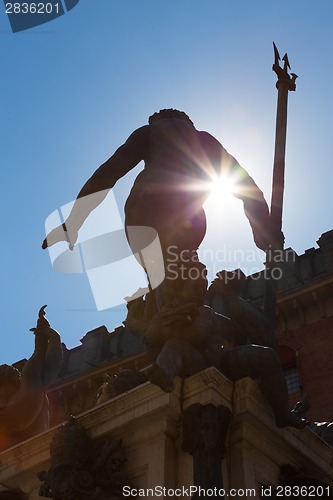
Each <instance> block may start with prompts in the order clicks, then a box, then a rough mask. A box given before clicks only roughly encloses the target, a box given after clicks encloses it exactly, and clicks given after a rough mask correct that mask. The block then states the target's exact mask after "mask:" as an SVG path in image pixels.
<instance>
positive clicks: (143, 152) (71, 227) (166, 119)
mask: <svg viewBox="0 0 333 500" xmlns="http://www.w3.org/2000/svg"><path fill="white" fill-rule="evenodd" d="M141 160H144V162H145V168H144V170H143V171H142V172H141V173H140V174H139V175H138V177H137V178H136V181H135V183H134V186H133V187H132V190H131V192H130V195H129V197H128V199H127V201H126V205H125V228H126V230H127V234H128V239H129V244H130V246H131V248H132V250H133V253H136V252H137V250H138V248H137V247H138V245H137V242H136V241H133V239H132V238H130V237H129V228H130V227H131V226H136V227H138V226H139V227H140V226H141V227H150V228H153V229H155V230H156V232H157V234H158V236H159V240H160V243H161V248H162V253H163V258H164V266H165V275H166V276H165V279H164V281H163V283H162V284H161V285H160V286H159V287H158V288H156V289H155V290H153V293H151V292H150V293H148V294H147V295H146V297H145V298H143V297H139V298H138V297H137V295H136V294H134V296H132V297H131V298H130V301H129V303H128V315H127V319H126V326H128V327H129V328H130V329H131V330H133V332H136V333H137V334H138V335H140V336H141V337H142V338H143V340H144V342H145V345H146V349H147V352H148V354H149V355H150V357H151V360H152V362H153V365H152V367H151V368H150V370H148V372H147V373H146V376H147V377H148V379H149V380H150V381H151V382H152V383H155V384H157V385H158V386H159V387H161V388H162V389H163V390H164V391H172V390H173V387H174V378H175V376H177V375H180V376H182V377H186V376H188V375H191V374H192V373H196V372H198V371H200V370H202V369H203V368H205V367H207V366H210V365H213V366H215V367H217V368H218V369H219V370H220V371H221V372H222V373H224V374H225V375H226V376H227V377H229V378H230V379H231V380H232V381H236V380H238V379H240V378H242V377H245V376H250V377H252V378H259V379H260V380H261V387H262V389H263V391H264V392H265V394H266V396H267V398H268V401H269V403H270V404H271V406H272V408H273V411H274V413H275V417H276V423H277V425H278V426H281V427H282V426H286V425H293V426H295V427H303V426H304V425H305V423H304V422H303V421H301V420H299V419H298V418H297V416H296V415H295V414H293V413H291V412H289V410H288V407H287V388H286V383H285V380H284V377H283V374H282V371H281V367H280V364H279V360H278V358H277V355H276V353H275V352H274V350H273V349H272V348H271V347H265V346H259V345H254V344H253V343H252V341H251V338H252V339H253V338H255V336H256V334H255V327H253V325H254V324H255V323H256V321H257V324H258V321H259V320H260V318H259V319H258V315H256V313H255V312H254V310H253V309H251V308H249V307H247V304H245V303H244V304H243V303H242V302H239V300H238V299H237V298H236V299H235V300H234V299H233V301H232V303H231V302H230V301H229V302H230V304H229V305H230V308H231V309H232V311H233V315H234V318H235V317H236V316H237V314H238V313H239V314H243V313H244V314H245V316H244V318H246V319H245V321H242V319H241V318H239V321H235V319H234V320H232V321H230V319H229V318H227V317H225V316H222V315H219V314H217V313H216V312H215V311H214V310H213V309H212V308H211V307H209V306H207V305H205V296H206V293H207V278H206V269H205V266H204V265H203V264H201V263H200V262H199V259H198V254H197V249H198V247H199V245H200V243H201V242H202V240H203V238H204V236H205V232H206V218H205V214H204V211H203V204H204V202H205V200H206V199H207V198H208V196H209V194H210V191H211V187H212V183H213V182H214V181H215V180H217V179H218V178H219V177H220V176H221V175H222V176H226V177H228V176H232V178H233V185H234V188H233V194H234V195H235V196H236V197H237V198H239V199H241V200H242V201H243V204H244V211H245V214H246V216H247V218H248V219H249V222H250V225H251V227H252V231H253V236H254V240H255V243H256V245H257V246H258V247H259V248H261V249H263V250H267V249H268V248H269V244H271V243H272V242H273V241H274V240H278V239H281V238H282V234H279V235H275V234H271V225H270V220H269V210H268V206H267V204H266V201H265V200H264V197H263V194H262V192H261V191H260V190H259V188H258V186H257V185H256V184H255V182H254V180H253V179H252V178H251V177H250V176H249V175H248V173H247V172H246V171H245V170H244V169H243V168H242V167H241V166H240V165H239V164H238V162H237V161H236V160H235V158H233V157H232V156H231V155H230V154H229V153H228V152H227V151H226V150H225V149H224V148H223V146H222V145H221V144H220V143H219V142H218V141H217V140H216V139H215V138H214V137H213V136H211V135H210V134H208V133H207V132H201V131H198V130H196V128H195V127H194V125H193V123H192V121H191V120H190V119H189V117H188V116H187V115H186V114H185V113H183V112H181V111H177V110H173V109H168V110H162V111H160V112H159V113H155V114H154V115H152V116H151V117H150V118H149V125H146V126H144V127H141V128H139V129H137V130H136V131H135V132H133V134H132V135H131V136H130V137H129V139H128V140H127V141H126V142H125V144H123V145H122V146H121V147H120V148H119V149H118V150H117V151H116V152H115V153H114V155H113V156H111V158H109V160H107V161H106V162H105V163H104V164H103V165H102V166H101V167H100V168H99V169H98V170H96V172H95V173H94V174H93V175H92V177H91V178H90V179H89V180H88V181H87V182H86V184H85V185H84V186H83V188H82V189H81V191H80V192H79V194H78V196H77V199H76V201H75V203H74V206H73V209H72V211H71V213H70V215H69V217H68V218H67V220H66V222H65V223H64V224H62V225H60V226H58V227H57V228H55V229H54V230H52V231H51V232H50V233H49V234H48V235H47V237H46V238H45V240H44V242H43V244H42V248H43V249H45V248H47V247H48V246H51V245H53V244H55V243H57V242H59V241H67V242H68V243H69V247H70V248H71V249H72V248H73V247H74V245H75V242H76V240H77V235H78V231H79V229H80V227H81V226H82V224H83V222H84V221H85V219H86V218H87V217H88V216H89V214H90V213H91V211H92V210H94V209H95V208H96V207H97V206H98V205H99V204H100V203H101V202H102V201H103V200H104V198H105V197H106V195H107V193H108V191H109V190H110V189H111V188H112V187H113V186H114V185H115V183H116V182H117V180H118V179H120V178H121V177H122V176H124V175H125V174H126V173H127V172H129V171H130V170H131V169H132V168H134V167H135V166H136V165H137V164H138V163H139V162H140V161H141ZM81 200H85V201H84V202H81ZM193 269H194V270H196V273H193V272H192V271H193ZM171 270H172V272H171ZM151 288H154V287H151ZM234 298H235V297H234ZM249 319H251V321H250V323H251V324H252V327H251V331H243V330H244V329H245V330H246V328H247V324H248V322H249ZM266 321H267V320H266ZM265 329H266V324H265V323H263V324H262V325H261V330H260V331H259V332H258V333H257V337H258V338H263V339H266V340H267V339H271V330H270V331H266V330H265ZM247 330H249V328H247ZM236 331H238V334H239V335H236V334H235V332H236ZM235 337H237V338H238V340H239V339H241V338H248V339H250V340H249V341H246V342H247V343H245V345H238V346H237V347H234V344H235V342H234V339H235ZM226 338H227V339H228V341H227V343H226V341H225V340H226ZM228 344H229V345H228ZM240 344H242V343H241V342H240Z"/></svg>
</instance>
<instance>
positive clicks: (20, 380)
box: [0, 306, 63, 450]
mask: <svg viewBox="0 0 333 500" xmlns="http://www.w3.org/2000/svg"><path fill="white" fill-rule="evenodd" d="M45 307H46V306H43V307H42V308H41V309H40V311H39V317H38V321H37V326H36V328H31V331H33V332H34V334H35V350H34V352H33V354H32V356H31V357H30V359H28V361H27V362H26V364H25V365H24V367H23V370H22V373H20V372H19V370H17V369H16V368H14V367H13V366H9V365H1V366H0V450H3V449H5V448H8V447H9V446H13V445H15V444H16V443H18V442H20V441H23V440H25V439H28V438H29V437H32V436H34V435H35V434H38V433H40V432H43V431H45V430H47V429H48V426H49V404H48V399H47V396H46V388H47V386H48V385H50V384H51V383H53V382H54V381H55V380H56V378H57V377H58V375H59V373H60V370H61V367H62V360H63V355H62V346H61V341H60V335H59V333H58V332H56V331H55V330H53V328H51V326H50V323H49V322H48V320H47V319H46V318H45V311H44V310H45Z"/></svg>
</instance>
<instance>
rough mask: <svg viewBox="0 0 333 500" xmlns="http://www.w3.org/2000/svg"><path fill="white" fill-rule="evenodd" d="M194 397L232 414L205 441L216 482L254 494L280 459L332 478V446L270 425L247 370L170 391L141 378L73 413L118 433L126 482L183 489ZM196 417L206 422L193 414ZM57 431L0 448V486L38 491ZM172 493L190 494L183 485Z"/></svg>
mask: <svg viewBox="0 0 333 500" xmlns="http://www.w3.org/2000/svg"><path fill="white" fill-rule="evenodd" d="M193 405H199V406H200V407H201V408H202V409H203V412H205V411H206V410H205V409H207V408H211V409H213V414H215V415H216V413H215V412H214V408H217V409H218V408H222V410H217V411H220V412H221V413H220V416H221V419H222V420H223V419H228V415H229V414H230V415H231V421H230V425H227V424H228V423H226V426H223V425H222V426H221V427H220V426H219V425H217V427H216V441H217V443H216V447H215V445H214V443H213V444H212V443H211V444H210V446H213V448H214V450H215V451H214V453H216V455H215V458H214V464H216V463H218V461H217V460H218V459H217V458H216V457H217V455H218V454H219V453H220V457H221V460H220V465H219V466H220V471H221V478H222V481H223V488H225V489H226V490H230V489H231V488H233V489H239V490H241V491H240V494H239V498H241V497H242V498H244V497H249V498H250V497H251V498H259V493H260V488H261V485H265V486H276V485H277V484H278V482H279V474H280V467H281V466H283V465H286V464H289V465H291V466H293V467H295V468H302V469H304V470H308V471H309V473H311V474H314V475H317V476H318V477H319V476H320V477H321V479H322V480H323V481H325V482H326V483H327V484H329V485H333V475H332V473H333V469H332V465H331V464H332V463H333V449H332V448H330V447H329V446H328V445H326V444H325V443H324V442H323V441H321V439H320V438H318V436H316V435H315V434H314V433H313V432H312V431H310V430H309V429H307V428H306V429H303V430H301V431H297V430H293V429H289V428H288V429H277V428H276V427H275V423H274V417H273V415H272V412H271V410H270V408H269V406H268V404H267V403H266V401H265V400H264V398H263V396H262V395H261V393H260V391H259V389H258V387H257V385H256V383H255V382H253V381H252V380H251V379H248V378H246V379H242V380H240V381H239V382H237V383H236V384H232V383H231V382H230V381H229V380H227V379H226V378H225V377H224V376H223V375H222V374H221V373H220V372H218V371H217V370H216V369H215V368H208V369H206V370H205V371H203V372H200V373H198V374H196V375H194V376H192V377H189V378H187V379H186V380H185V381H182V380H180V379H178V380H177V384H176V389H175V391H174V392H172V393H169V394H167V393H164V392H162V391H161V390H160V389H159V388H158V387H156V386H153V385H151V384H150V383H148V382H147V383H146V384H143V385H141V386H139V387H136V388H135V389H132V390H130V391H128V392H127V393H125V394H122V395H120V396H118V397H116V398H115V399H113V400H110V401H107V402H106V403H104V404H102V405H100V406H99V407H96V408H93V409H91V410H89V411H87V412H85V413H82V414H80V415H78V416H77V420H78V422H79V423H80V425H82V426H83V427H85V428H86V429H87V431H88V433H89V435H90V436H91V438H92V439H94V438H99V437H102V436H105V437H113V438H121V439H122V442H123V451H124V453H125V456H126V458H127V462H126V464H125V472H126V474H127V475H128V477H129V478H130V482H131V484H132V486H133V487H134V488H136V489H140V488H142V489H145V490H146V489H148V488H149V489H151V494H150V498H157V497H158V496H159V495H157V494H155V495H154V494H153V491H154V489H155V488H156V487H160V488H162V487H165V488H166V489H173V490H174V489H177V488H180V489H184V488H185V489H186V488H190V487H191V486H194V485H195V484H196V483H198V481H199V482H200V481H202V480H203V479H202V478H201V479H200V477H199V479H198V477H195V476H198V474H197V473H196V474H194V473H193V471H194V470H195V467H197V464H198V463H199V462H198V461H197V462H195V460H198V457H197V458H195V449H196V448H195V447H196V446H197V444H195V443H197V441H196V439H197V437H198V435H199V432H201V436H202V435H204V434H202V429H201V430H200V429H198V432H197V435H194V436H193V440H191V438H190V437H189V436H188V435H187V438H186V439H187V445H185V446H184V430H185V428H184V427H183V420H184V417H185V418H186V415H187V416H188V415H189V412H191V411H193V410H190V408H193ZM200 412H201V410H200ZM208 412H210V410H208ZM214 418H215V417H214ZM197 422H198V424H196V425H205V423H203V422H204V420H200V418H199V419H198V421H197ZM200 422H201V424H200ZM210 422H211V420H210ZM202 423H203V424H202ZM215 424H216V421H215ZM215 424H214V425H215ZM217 424H218V423H217ZM209 425H211V424H209ZM194 429H195V425H194ZM57 431H58V428H53V429H51V430H50V431H48V432H46V433H43V434H40V435H38V436H36V437H34V438H32V439H29V440H27V441H25V442H24V443H22V444H20V445H17V446H15V447H13V448H11V449H8V450H6V451H5V452H3V453H1V454H0V484H1V486H0V491H1V490H4V489H5V487H7V488H18V487H19V488H21V489H22V490H24V491H25V492H27V493H29V495H30V496H29V499H30V500H36V499H40V497H39V496H38V490H39V486H40V481H39V479H38V478H37V476H36V474H37V473H38V472H40V471H42V470H47V469H48V468H49V466H50V462H49V456H50V455H49V448H50V442H51V439H52V437H53V436H54V434H55V433H56V432H57ZM185 432H186V430H185ZM208 432H209V433H211V428H210V429H208ZM214 432H215V431H214ZM193 433H195V430H193ZM200 439H202V437H201V438H200ZM200 439H199V441H200ZM209 439H212V436H211V434H210V438H209ZM223 441H224V442H223ZM198 446H199V447H200V446H202V444H199V445H198ZM208 448H209V447H208ZM208 448H207V449H206V453H207V450H208ZM216 461H217V462H216ZM217 467H218V466H217ZM199 476H200V474H199ZM217 476H218V471H215V477H217ZM221 484H222V483H221ZM206 486H209V484H208V485H207V484H206ZM245 489H252V490H255V491H256V495H255V496H254V495H253V494H251V495H247V496H246V495H245V494H242V492H243V491H244V490H245ZM192 493H193V492H192ZM159 497H160V498H163V496H159ZM164 498H170V495H169V496H168V495H164ZM178 498H189V496H186V493H185V494H184V495H182V496H178ZM234 498H237V495H236V496H235V495H234Z"/></svg>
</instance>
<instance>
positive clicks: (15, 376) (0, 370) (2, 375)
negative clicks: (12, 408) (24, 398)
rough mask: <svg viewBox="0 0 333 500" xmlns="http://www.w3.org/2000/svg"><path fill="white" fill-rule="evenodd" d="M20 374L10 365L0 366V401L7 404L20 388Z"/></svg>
mask: <svg viewBox="0 0 333 500" xmlns="http://www.w3.org/2000/svg"><path fill="white" fill-rule="evenodd" d="M20 379H21V373H20V372H19V370H17V369H16V368H14V366H11V365H0V401H2V402H7V401H10V399H11V398H12V397H13V396H14V394H16V392H17V391H18V390H19V388H20Z"/></svg>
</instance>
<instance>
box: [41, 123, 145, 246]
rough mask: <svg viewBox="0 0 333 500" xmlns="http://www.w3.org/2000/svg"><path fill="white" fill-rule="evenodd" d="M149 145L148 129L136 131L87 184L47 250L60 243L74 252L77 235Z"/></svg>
mask: <svg viewBox="0 0 333 500" xmlns="http://www.w3.org/2000/svg"><path fill="white" fill-rule="evenodd" d="M148 141H149V126H148V125H146V126H144V127H141V128H139V129H137V130H135V131H134V132H133V133H132V134H131V135H130V137H129V138H128V139H127V141H126V142H125V143H124V144H123V145H122V146H120V148H118V149H117V151H116V152H115V153H114V154H113V155H112V156H111V157H110V158H109V159H108V160H107V161H106V162H105V163H103V164H102V165H101V166H100V167H99V168H98V169H97V170H96V171H95V172H94V174H93V175H92V176H91V177H90V179H88V181H87V182H86V183H85V184H84V186H83V187H82V189H81V191H80V192H79V194H78V195H77V198H76V201H75V203H74V206H73V208H72V210H71V213H70V214H69V216H68V218H67V220H66V222H65V224H62V225H60V226H58V227H57V228H55V229H53V231H51V232H50V233H49V234H48V235H47V237H46V238H45V240H44V241H43V244H42V248H43V249H45V248H47V247H49V246H51V245H54V244H55V243H57V242H58V241H66V240H67V241H68V243H69V247H70V248H71V249H72V248H73V246H74V244H75V242H76V240H77V234H78V231H79V229H80V227H81V226H82V224H83V223H84V221H85V220H86V218H87V217H88V216H89V214H90V213H91V212H92V211H93V210H94V209H95V208H96V207H98V205H100V203H102V201H103V200H104V199H105V197H106V195H107V194H108V192H109V190H110V189H111V188H113V186H114V185H115V184H116V182H117V181H118V180H119V179H120V178H121V177H123V176H124V175H125V174H127V172H129V171H130V170H132V168H134V167H135V166H136V165H137V164H138V163H139V162H140V161H141V160H143V159H144V158H145V156H146V153H147V149H148Z"/></svg>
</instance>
